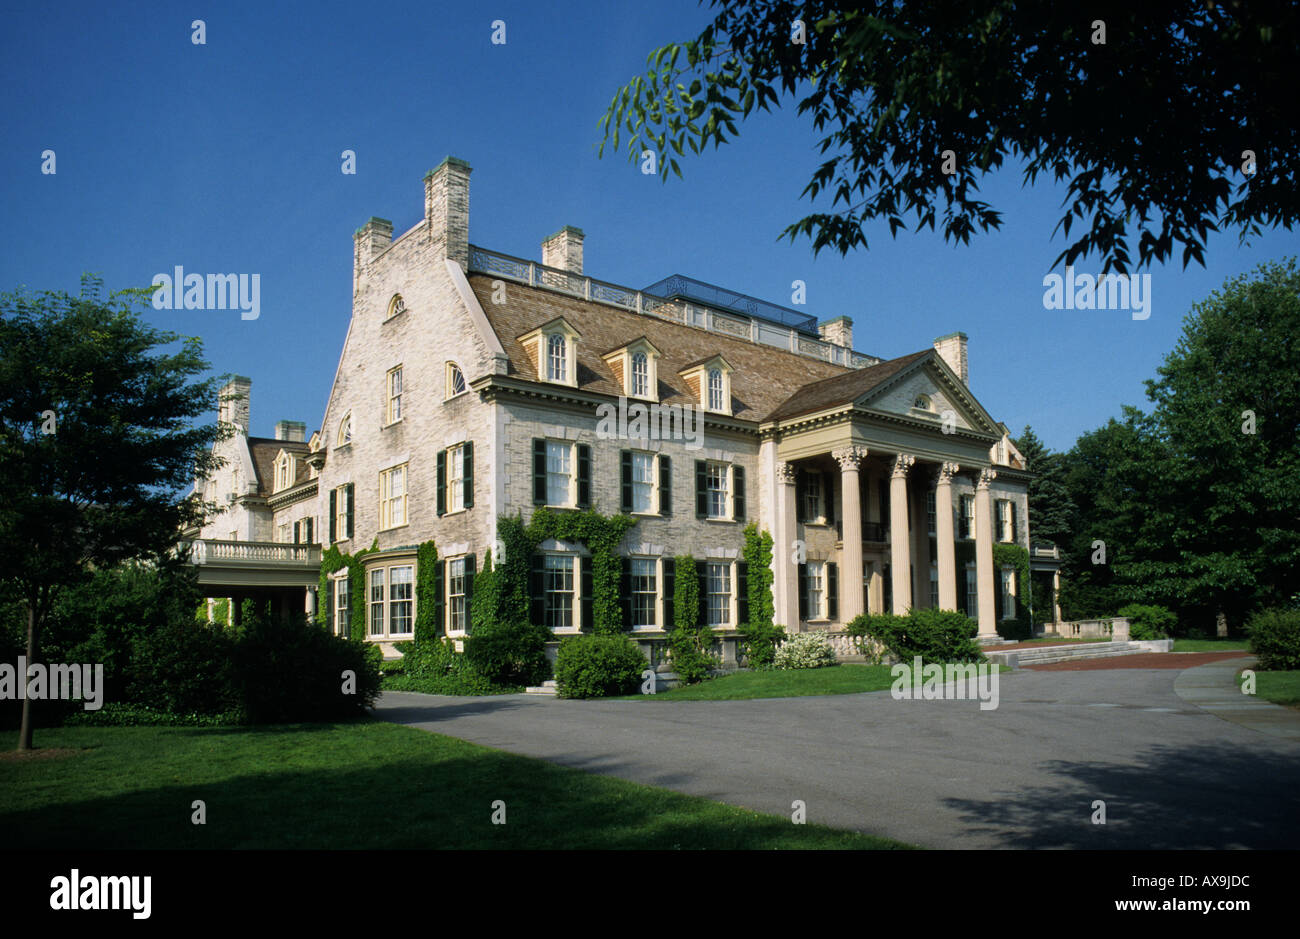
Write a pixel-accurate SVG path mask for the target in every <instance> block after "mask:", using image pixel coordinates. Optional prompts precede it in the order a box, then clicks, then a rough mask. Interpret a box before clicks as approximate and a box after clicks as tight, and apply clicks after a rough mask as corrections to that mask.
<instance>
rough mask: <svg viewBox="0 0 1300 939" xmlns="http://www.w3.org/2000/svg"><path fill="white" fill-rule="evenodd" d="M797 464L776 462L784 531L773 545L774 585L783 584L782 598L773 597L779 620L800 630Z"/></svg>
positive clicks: (778, 505) (778, 506)
mask: <svg viewBox="0 0 1300 939" xmlns="http://www.w3.org/2000/svg"><path fill="white" fill-rule="evenodd" d="M794 479H795V472H794V467H793V466H791V465H790V464H789V463H777V464H776V484H777V489H778V492H777V500H776V518H777V522H778V524H779V527H780V530H781V534H780V536H779V538H778V539H776V541H775V543H774V544H773V546H772V563H773V565H774V566H775V570H774V572H773V573H774V574H775V576H774V578H773V581H772V583H773V585H774V586H776V585H778V584H779V585H780V590H779V594H780V595H779V597H777V596H775V592H774V597H773V602H774V603H775V604H776V621H777V623H778V624H779V625H781V626H784V627H785V628H786V630H787V631H789V632H792V633H795V632H798V631H799V590H798V588H797V585H796V584H795V575H796V574H797V573H798V568H797V567H796V566H795V561H794V558H792V557H791V553H792V552H793V551H794V542H795V539H796V537H797V536H798V534H799V532H798V530H797V528H796V526H797V523H796V522H795V514H794Z"/></svg>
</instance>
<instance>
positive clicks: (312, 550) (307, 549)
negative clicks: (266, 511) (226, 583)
mask: <svg viewBox="0 0 1300 939" xmlns="http://www.w3.org/2000/svg"><path fill="white" fill-rule="evenodd" d="M320 555H321V549H320V545H309V544H283V543H280V542H271V541H221V540H217V539H213V538H203V539H200V540H198V541H195V542H194V543H193V545H192V546H191V547H190V560H191V562H192V563H194V564H228V563H236V564H259V565H264V564H279V565H291V566H293V567H319V566H320Z"/></svg>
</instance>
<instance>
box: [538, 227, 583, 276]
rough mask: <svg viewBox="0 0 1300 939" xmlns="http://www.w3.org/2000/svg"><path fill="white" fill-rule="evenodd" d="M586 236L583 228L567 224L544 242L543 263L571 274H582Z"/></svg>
mask: <svg viewBox="0 0 1300 939" xmlns="http://www.w3.org/2000/svg"><path fill="white" fill-rule="evenodd" d="M585 237H586V236H585V235H584V234H583V232H582V229H581V228H574V227H573V226H572V225H565V226H564V227H563V228H561V229H560V230H559V231H557V232H556V233H555V234H554V235H552V236H551V237H549V238H547V239H546V240H545V241H543V242H542V264H544V265H545V266H547V267H558V268H559V269H560V270H562V271H568V272H569V273H571V274H581V273H582V240H583V238H585Z"/></svg>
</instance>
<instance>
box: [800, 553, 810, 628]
mask: <svg viewBox="0 0 1300 939" xmlns="http://www.w3.org/2000/svg"><path fill="white" fill-rule="evenodd" d="M808 618H809V617H808V565H807V564H800V565H799V619H801V620H806V619H808Z"/></svg>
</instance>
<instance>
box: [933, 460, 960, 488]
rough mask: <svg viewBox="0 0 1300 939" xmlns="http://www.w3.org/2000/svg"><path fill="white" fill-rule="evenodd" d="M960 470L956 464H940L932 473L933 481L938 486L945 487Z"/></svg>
mask: <svg viewBox="0 0 1300 939" xmlns="http://www.w3.org/2000/svg"><path fill="white" fill-rule="evenodd" d="M960 470H961V466H960V465H959V464H957V463H940V464H939V466H938V468H937V469H936V470H935V471H934V481H935V482H936V483H937V484H938V485H940V486H946V485H948V484H950V483H951V482H952V478H953V477H954V476H956V475H957V473H958V472H959V471H960Z"/></svg>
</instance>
